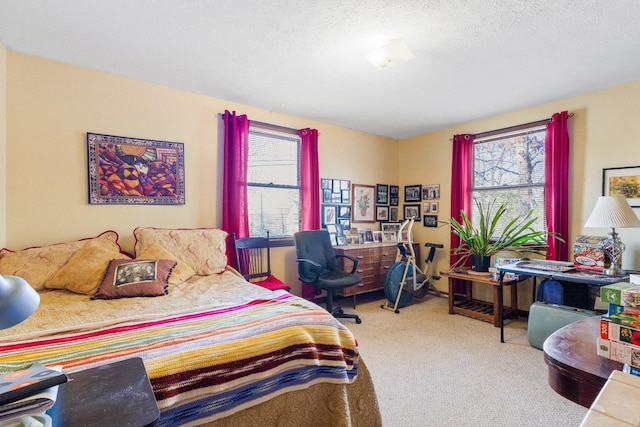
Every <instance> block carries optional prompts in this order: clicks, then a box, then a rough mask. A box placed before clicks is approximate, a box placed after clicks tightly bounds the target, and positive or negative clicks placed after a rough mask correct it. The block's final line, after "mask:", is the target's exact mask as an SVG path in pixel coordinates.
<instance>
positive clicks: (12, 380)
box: [0, 362, 67, 406]
mask: <svg viewBox="0 0 640 427" xmlns="http://www.w3.org/2000/svg"><path fill="white" fill-rule="evenodd" d="M66 381H67V375H66V374H64V373H63V372H60V371H58V370H55V369H51V368H47V367H46V366H43V365H42V364H40V363H39V362H35V363H33V364H32V365H31V366H30V367H28V368H26V369H21V370H19V371H12V372H5V373H4V374H1V375H0V406H1V405H6V404H8V403H12V402H15V401H18V400H20V399H23V398H25V397H29V396H32V395H34V394H36V393H38V392H41V391H43V390H45V389H48V388H50V387H53V386H56V385H59V384H62V383H64V382H66Z"/></svg>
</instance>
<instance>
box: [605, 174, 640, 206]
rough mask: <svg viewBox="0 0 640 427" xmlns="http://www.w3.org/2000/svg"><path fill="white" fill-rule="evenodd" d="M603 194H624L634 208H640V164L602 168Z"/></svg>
mask: <svg viewBox="0 0 640 427" xmlns="http://www.w3.org/2000/svg"><path fill="white" fill-rule="evenodd" d="M602 195H603V196H614V195H622V196H624V197H625V198H626V199H627V202H629V206H631V207H632V208H640V166H624V167H619V168H606V169H602Z"/></svg>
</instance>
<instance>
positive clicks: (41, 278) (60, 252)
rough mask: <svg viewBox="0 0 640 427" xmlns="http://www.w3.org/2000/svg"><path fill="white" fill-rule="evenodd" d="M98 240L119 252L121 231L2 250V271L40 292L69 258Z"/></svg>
mask: <svg viewBox="0 0 640 427" xmlns="http://www.w3.org/2000/svg"><path fill="white" fill-rule="evenodd" d="M91 240H96V241H100V242H103V243H104V244H110V245H112V246H113V247H114V248H117V250H118V251H120V246H119V245H118V233H116V232H115V231H111V230H110V231H105V232H104V233H102V234H99V235H98V236H96V237H89V238H86V239H81V240H77V241H75V242H68V243H57V244H55V245H49V246H37V247H31V248H25V249H22V250H20V251H12V250H9V249H6V248H5V249H2V250H1V251H0V274H1V275H5V276H19V277H22V278H23V279H24V280H26V281H27V282H28V283H29V284H30V285H31V286H33V288H34V289H35V290H37V291H43V290H45V286H44V284H45V282H46V281H47V279H48V278H50V277H51V276H53V275H54V274H55V273H56V272H57V271H58V270H59V269H60V268H62V266H64V265H65V264H66V263H67V261H69V258H71V256H72V255H73V254H74V253H76V252H77V251H78V250H79V249H80V248H81V247H82V246H83V245H84V244H85V243H86V242H88V241H91Z"/></svg>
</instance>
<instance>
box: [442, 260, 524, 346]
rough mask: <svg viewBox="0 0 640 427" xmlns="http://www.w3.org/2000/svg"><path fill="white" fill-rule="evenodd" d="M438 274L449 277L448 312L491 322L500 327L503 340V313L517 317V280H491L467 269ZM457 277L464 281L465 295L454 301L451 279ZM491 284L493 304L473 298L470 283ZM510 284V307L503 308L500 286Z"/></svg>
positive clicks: (487, 276) (488, 276)
mask: <svg viewBox="0 0 640 427" xmlns="http://www.w3.org/2000/svg"><path fill="white" fill-rule="evenodd" d="M440 275H441V276H443V277H448V278H449V314H454V313H457V314H464V315H466V316H471V317H475V318H478V319H481V320H485V321H487V322H493V324H494V326H496V327H498V326H499V327H500V337H501V340H502V342H504V338H503V337H504V335H503V334H504V331H503V327H504V322H502V321H501V319H502V318H504V316H505V315H508V314H515V315H516V318H517V317H518V292H517V291H518V289H517V286H516V285H517V283H518V282H517V281H511V280H503V281H502V282H500V281H497V280H493V279H492V278H491V276H490V275H480V274H474V273H472V272H469V271H468V270H457V271H453V270H452V271H441V272H440ZM454 279H459V280H462V281H464V282H465V289H466V292H465V295H464V300H463V301H456V300H455V295H454V293H453V281H454ZM474 282H475V283H480V284H483V285H490V286H493V304H492V303H489V302H485V301H478V300H474V299H473V294H472V283H474ZM503 286H511V307H508V308H507V309H506V310H505V309H504V304H503V301H502V287H503Z"/></svg>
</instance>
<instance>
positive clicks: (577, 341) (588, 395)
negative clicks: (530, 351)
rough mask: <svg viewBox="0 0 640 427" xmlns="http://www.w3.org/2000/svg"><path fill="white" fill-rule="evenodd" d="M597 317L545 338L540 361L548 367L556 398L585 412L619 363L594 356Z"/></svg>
mask: <svg viewBox="0 0 640 427" xmlns="http://www.w3.org/2000/svg"><path fill="white" fill-rule="evenodd" d="M599 331H600V316H593V317H587V318H584V319H582V320H578V321H577V322H574V323H571V324H569V325H567V326H565V327H563V328H561V329H559V330H557V331H556V332H554V333H553V334H551V335H550V336H549V338H547V339H546V340H545V342H544V344H543V350H544V361H545V362H546V364H547V365H548V367H549V385H550V386H551V388H552V389H554V390H555V391H556V392H557V393H559V394H560V395H562V396H564V397H566V398H567V399H569V400H571V401H573V402H576V403H579V404H580V405H582V406H584V407H586V408H589V407H591V404H592V403H593V401H594V400H595V398H596V396H597V395H598V393H599V392H600V389H601V388H602V387H603V386H604V384H605V383H606V382H607V379H608V378H609V375H611V372H613V371H614V370H622V366H623V365H622V363H619V362H615V361H613V360H611V359H607V358H605V357H602V356H598V354H597V353H596V345H597V340H598V336H599Z"/></svg>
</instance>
